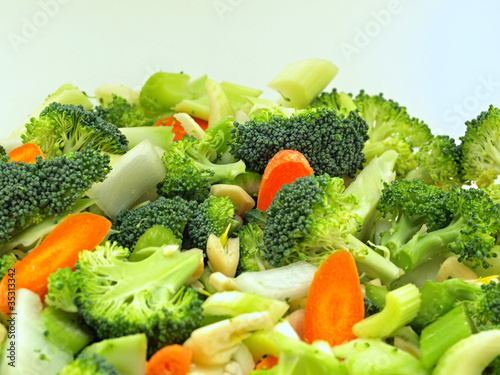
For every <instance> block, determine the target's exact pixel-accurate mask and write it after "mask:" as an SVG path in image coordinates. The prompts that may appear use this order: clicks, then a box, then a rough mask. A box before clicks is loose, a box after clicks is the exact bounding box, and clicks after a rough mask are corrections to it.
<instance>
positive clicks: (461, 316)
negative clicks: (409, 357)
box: [420, 303, 474, 369]
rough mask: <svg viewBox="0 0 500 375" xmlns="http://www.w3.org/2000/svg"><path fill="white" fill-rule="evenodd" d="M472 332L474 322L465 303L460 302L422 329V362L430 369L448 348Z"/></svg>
mask: <svg viewBox="0 0 500 375" xmlns="http://www.w3.org/2000/svg"><path fill="white" fill-rule="evenodd" d="M472 333H474V324H473V323H472V321H471V319H470V317H469V314H468V312H467V308H466V306H465V304H463V303H461V304H459V305H458V306H457V307H455V308H454V309H452V310H450V311H448V312H447V313H446V314H444V315H443V316H441V317H440V318H439V319H437V320H436V321H435V322H433V323H431V324H429V325H428V326H427V327H425V328H424V329H423V330H422V334H421V335H420V352H421V355H422V363H423V364H424V366H425V367H426V368H427V369H431V368H432V367H434V365H435V364H436V363H437V362H438V360H439V358H440V357H441V356H442V355H443V354H444V352H446V350H448V348H450V347H451V346H452V345H454V344H455V343H457V342H458V341H460V340H462V339H465V338H466V337H469V336H470V335H471V334H472Z"/></svg>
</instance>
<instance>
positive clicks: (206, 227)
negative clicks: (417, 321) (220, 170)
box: [187, 196, 239, 250]
mask: <svg viewBox="0 0 500 375" xmlns="http://www.w3.org/2000/svg"><path fill="white" fill-rule="evenodd" d="M234 212H235V206H234V204H233V202H231V200H230V199H229V198H228V197H214V196H210V197H208V198H207V199H205V201H203V203H201V204H200V205H198V207H196V209H195V211H194V213H193V216H192V217H191V219H190V220H189V222H188V225H187V243H188V247H190V248H193V247H195V248H198V249H201V250H205V249H206V247H207V240H208V237H209V236H210V235H211V234H215V235H216V236H217V237H220V236H221V235H222V234H223V233H224V232H225V231H226V229H227V227H228V226H231V229H232V230H233V231H234V229H237V227H238V225H239V223H238V222H237V221H236V220H233V217H234Z"/></svg>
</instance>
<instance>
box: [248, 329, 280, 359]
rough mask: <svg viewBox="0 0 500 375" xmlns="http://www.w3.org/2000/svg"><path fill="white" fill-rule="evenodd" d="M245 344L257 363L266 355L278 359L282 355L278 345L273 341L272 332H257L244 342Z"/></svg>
mask: <svg viewBox="0 0 500 375" xmlns="http://www.w3.org/2000/svg"><path fill="white" fill-rule="evenodd" d="M243 344H245V345H246V347H247V348H248V350H250V353H251V354H252V357H253V359H254V361H255V362H257V361H259V360H260V359H261V358H262V357H264V356H265V355H273V356H275V357H278V356H279V354H280V351H279V349H278V345H276V343H275V342H274V341H273V339H272V335H271V333H270V331H256V332H254V333H252V335H251V336H250V337H248V338H246V339H245V340H243Z"/></svg>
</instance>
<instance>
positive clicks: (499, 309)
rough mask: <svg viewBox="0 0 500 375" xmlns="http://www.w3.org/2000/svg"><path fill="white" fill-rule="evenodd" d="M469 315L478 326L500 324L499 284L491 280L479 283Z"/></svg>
mask: <svg viewBox="0 0 500 375" xmlns="http://www.w3.org/2000/svg"><path fill="white" fill-rule="evenodd" d="M471 315H472V318H473V319H474V321H475V322H476V324H477V325H479V326H485V325H500V284H498V283H496V282H494V281H491V282H490V283H489V284H483V285H481V293H478V296H477V298H476V300H475V301H474V305H473V309H472V312H471Z"/></svg>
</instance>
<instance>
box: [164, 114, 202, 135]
mask: <svg viewBox="0 0 500 375" xmlns="http://www.w3.org/2000/svg"><path fill="white" fill-rule="evenodd" d="M193 120H194V121H196V123H197V124H198V125H200V127H201V128H202V129H203V130H207V128H208V122H207V121H205V120H202V119H199V118H196V117H193ZM156 126H172V127H173V128H172V130H173V132H174V141H179V140H181V139H182V138H183V137H184V135H185V134H187V133H186V131H185V130H184V128H183V127H182V125H181V123H180V122H179V121H178V120H177V119H176V118H175V117H174V116H171V117H165V118H162V119H161V120H159V121H158V122H157V123H156Z"/></svg>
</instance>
